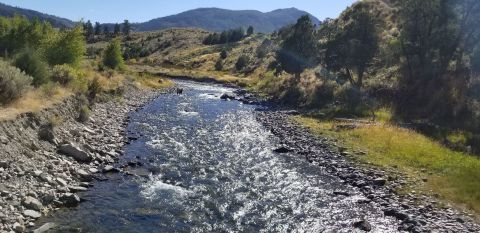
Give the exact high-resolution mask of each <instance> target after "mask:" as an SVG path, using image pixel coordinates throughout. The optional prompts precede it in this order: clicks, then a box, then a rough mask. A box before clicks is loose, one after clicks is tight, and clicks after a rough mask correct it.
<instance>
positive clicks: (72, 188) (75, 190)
mask: <svg viewBox="0 0 480 233" xmlns="http://www.w3.org/2000/svg"><path fill="white" fill-rule="evenodd" d="M68 189H70V192H73V193H78V192H85V191H87V188H85V187H80V186H70V187H68Z"/></svg>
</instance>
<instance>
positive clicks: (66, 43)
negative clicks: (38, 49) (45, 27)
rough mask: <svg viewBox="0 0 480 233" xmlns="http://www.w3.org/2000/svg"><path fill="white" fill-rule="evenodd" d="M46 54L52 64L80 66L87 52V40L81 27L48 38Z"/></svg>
mask: <svg viewBox="0 0 480 233" xmlns="http://www.w3.org/2000/svg"><path fill="white" fill-rule="evenodd" d="M44 49H45V56H46V59H47V61H48V63H49V64H50V65H52V66H54V65H63V64H69V65H71V66H78V65H79V64H80V61H81V60H82V58H83V56H84V55H85V53H86V51H87V50H86V42H85V37H84V36H83V30H82V28H81V27H75V28H73V29H70V30H66V31H61V32H59V33H58V34H56V35H55V36H52V37H51V38H49V40H47V43H46V47H45V48H44Z"/></svg>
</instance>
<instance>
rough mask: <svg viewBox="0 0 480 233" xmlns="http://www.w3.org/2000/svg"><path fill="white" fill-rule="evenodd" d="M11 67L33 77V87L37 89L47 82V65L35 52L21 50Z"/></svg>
mask: <svg viewBox="0 0 480 233" xmlns="http://www.w3.org/2000/svg"><path fill="white" fill-rule="evenodd" d="M13 65H14V66H16V67H17V68H19V69H20V70H22V71H23V72H25V73H26V74H28V75H30V76H32V77H33V85H34V86H36V87H38V86H40V85H42V84H44V83H47V82H48V65H47V64H46V63H45V62H44V61H43V60H42V58H41V57H40V55H39V54H38V52H37V51H35V50H33V49H31V48H25V49H23V50H22V51H21V52H20V53H19V54H18V55H17V56H16V58H15V60H14V62H13Z"/></svg>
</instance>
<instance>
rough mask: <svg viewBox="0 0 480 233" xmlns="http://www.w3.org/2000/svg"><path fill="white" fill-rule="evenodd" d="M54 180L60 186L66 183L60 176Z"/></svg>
mask: <svg viewBox="0 0 480 233" xmlns="http://www.w3.org/2000/svg"><path fill="white" fill-rule="evenodd" d="M56 180H57V183H58V184H59V185H61V186H67V185H68V183H67V181H65V180H64V179H62V178H56Z"/></svg>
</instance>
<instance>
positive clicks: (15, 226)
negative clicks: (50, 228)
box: [13, 222, 25, 233]
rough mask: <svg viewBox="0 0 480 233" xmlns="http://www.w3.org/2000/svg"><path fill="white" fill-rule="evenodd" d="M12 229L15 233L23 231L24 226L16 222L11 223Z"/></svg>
mask: <svg viewBox="0 0 480 233" xmlns="http://www.w3.org/2000/svg"><path fill="white" fill-rule="evenodd" d="M13 230H14V231H15V232H17V233H21V232H25V226H24V225H21V224H20V223H18V222H16V223H14V224H13Z"/></svg>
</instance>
